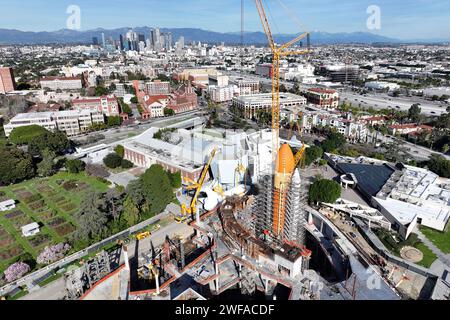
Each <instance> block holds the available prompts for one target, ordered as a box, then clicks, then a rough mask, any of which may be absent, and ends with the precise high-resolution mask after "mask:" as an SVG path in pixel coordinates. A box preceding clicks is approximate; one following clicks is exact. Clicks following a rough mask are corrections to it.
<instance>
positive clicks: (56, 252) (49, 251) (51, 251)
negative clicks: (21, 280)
mask: <svg viewBox="0 0 450 320" xmlns="http://www.w3.org/2000/svg"><path fill="white" fill-rule="evenodd" d="M69 250H70V246H69V245H68V244H67V243H58V244H55V245H53V246H47V247H45V248H44V250H42V252H41V253H40V254H39V255H38V257H37V259H36V261H37V263H40V264H49V263H52V262H55V261H58V260H60V259H62V258H64V256H65V254H66V253H67V252H68V251H69Z"/></svg>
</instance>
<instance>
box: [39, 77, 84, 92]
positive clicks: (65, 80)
mask: <svg viewBox="0 0 450 320" xmlns="http://www.w3.org/2000/svg"><path fill="white" fill-rule="evenodd" d="M39 82H40V84H41V88H42V89H45V88H49V89H50V90H53V91H56V90H58V89H59V90H80V89H81V88H82V84H81V78H80V77H45V78H42V79H40V81H39Z"/></svg>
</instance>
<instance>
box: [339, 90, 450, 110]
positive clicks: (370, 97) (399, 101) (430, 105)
mask: <svg viewBox="0 0 450 320" xmlns="http://www.w3.org/2000/svg"><path fill="white" fill-rule="evenodd" d="M340 95H341V98H340V100H341V101H342V102H344V101H345V102H349V103H352V104H353V105H356V106H358V105H361V107H366V108H368V107H372V108H374V109H395V110H402V111H408V110H409V108H410V107H411V105H413V104H415V103H419V104H420V108H421V109H422V113H423V114H425V115H428V116H439V115H441V114H442V113H445V112H446V108H447V105H446V104H445V103H443V102H441V103H436V102H432V101H426V100H424V99H421V98H419V97H408V98H405V97H397V98H394V97H390V96H388V95H386V94H376V95H375V94H367V95H366V96H363V95H360V94H357V93H353V92H349V91H340Z"/></svg>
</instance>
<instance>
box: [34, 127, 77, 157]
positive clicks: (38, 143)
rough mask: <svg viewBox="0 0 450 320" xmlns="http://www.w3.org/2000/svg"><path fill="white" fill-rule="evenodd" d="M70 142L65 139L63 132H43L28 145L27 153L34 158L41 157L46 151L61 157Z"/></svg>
mask: <svg viewBox="0 0 450 320" xmlns="http://www.w3.org/2000/svg"><path fill="white" fill-rule="evenodd" d="M70 146H71V142H70V140H69V139H67V137H66V135H65V133H64V132H61V131H55V132H50V131H47V132H44V133H43V134H41V135H39V136H36V137H33V138H32V139H31V140H30V142H29V144H28V152H29V153H31V154H32V155H34V156H42V153H43V151H44V150H46V149H48V150H50V151H52V152H54V153H56V154H57V155H62V154H64V152H65V151H66V150H67V149H68V148H70Z"/></svg>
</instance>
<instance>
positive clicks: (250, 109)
mask: <svg viewBox="0 0 450 320" xmlns="http://www.w3.org/2000/svg"><path fill="white" fill-rule="evenodd" d="M305 104H306V98H305V97H302V96H298V95H296V94H292V93H287V92H284V93H280V109H284V108H288V107H295V106H302V105H305ZM233 106H234V107H235V108H236V109H237V110H238V111H239V113H240V114H241V115H242V116H244V117H245V118H247V119H252V118H257V116H258V111H259V110H264V111H265V112H270V110H271V109H272V94H271V93H260V94H252V95H245V96H239V97H235V98H233Z"/></svg>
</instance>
